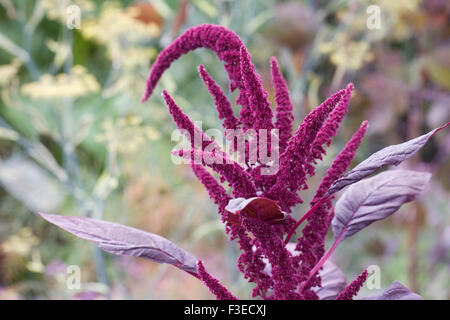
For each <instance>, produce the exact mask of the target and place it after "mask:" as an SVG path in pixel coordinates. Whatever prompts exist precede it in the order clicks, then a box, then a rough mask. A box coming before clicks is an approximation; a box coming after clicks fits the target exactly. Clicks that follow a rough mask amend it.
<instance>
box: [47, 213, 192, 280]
mask: <svg viewBox="0 0 450 320" xmlns="http://www.w3.org/2000/svg"><path fill="white" fill-rule="evenodd" d="M39 215H40V216H41V217H42V218H44V219H45V220H47V221H48V222H50V223H53V224H55V225H57V226H58V227H60V228H62V229H64V230H66V231H68V232H70V233H72V234H74V235H76V236H77V237H80V238H82V239H85V240H89V241H92V242H95V243H97V244H98V246H99V247H100V248H101V249H103V250H105V251H106V252H109V253H113V254H115V255H119V256H134V257H141V258H144V259H149V260H152V261H154V262H158V263H168V264H171V265H174V266H175V267H177V268H179V269H181V270H183V271H186V272H188V273H190V274H192V275H194V276H197V259H196V258H195V257H194V256H192V255H191V254H190V253H188V252H186V251H185V250H183V249H181V248H179V247H177V246H176V245H175V244H174V243H173V242H171V241H169V240H167V239H165V238H163V237H161V236H158V235H156V234H152V233H148V232H144V231H141V230H138V229H135V228H131V227H127V226H124V225H121V224H117V223H112V222H107V221H103V220H97V219H91V218H85V217H73V216H62V215H55V214H44V213H39Z"/></svg>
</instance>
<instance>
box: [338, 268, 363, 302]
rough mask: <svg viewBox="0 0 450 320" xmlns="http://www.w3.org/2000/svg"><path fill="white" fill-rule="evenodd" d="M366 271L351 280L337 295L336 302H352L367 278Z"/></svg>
mask: <svg viewBox="0 0 450 320" xmlns="http://www.w3.org/2000/svg"><path fill="white" fill-rule="evenodd" d="M368 275H369V274H368V272H367V270H364V271H363V272H362V273H361V274H360V275H359V276H358V277H357V278H356V279H355V280H353V281H352V282H351V283H350V284H349V285H348V286H347V287H346V288H345V289H344V290H343V291H342V292H341V293H339V295H338V296H337V298H336V300H353V297H355V296H356V295H357V294H358V292H359V290H360V289H361V288H362V286H363V285H364V282H366V280H367V276H368Z"/></svg>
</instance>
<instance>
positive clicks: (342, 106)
mask: <svg viewBox="0 0 450 320" xmlns="http://www.w3.org/2000/svg"><path fill="white" fill-rule="evenodd" d="M352 90H353V83H349V84H348V85H347V88H346V89H345V92H344V94H343V95H342V99H341V101H340V102H339V104H338V105H337V106H336V108H334V110H333V111H332V112H331V113H330V116H329V117H328V119H327V121H325V123H324V125H323V126H322V128H320V131H319V132H318V133H317V136H316V139H314V142H313V145H312V147H311V154H310V157H309V165H308V166H307V170H308V174H309V175H310V176H313V175H314V174H315V170H314V167H313V165H312V164H316V160H322V155H324V154H325V153H326V151H325V149H324V148H323V145H324V144H325V145H327V146H328V147H329V146H330V144H331V139H333V138H334V137H335V136H336V134H337V131H338V129H339V125H340V123H341V122H342V120H343V119H344V117H345V115H346V114H347V111H348V105H349V103H350V97H351V95H352Z"/></svg>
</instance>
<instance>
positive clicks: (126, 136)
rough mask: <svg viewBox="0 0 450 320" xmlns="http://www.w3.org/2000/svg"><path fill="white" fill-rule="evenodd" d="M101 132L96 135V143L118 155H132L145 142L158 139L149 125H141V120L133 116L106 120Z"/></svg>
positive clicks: (156, 133)
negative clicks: (103, 144) (102, 144)
mask: <svg viewBox="0 0 450 320" xmlns="http://www.w3.org/2000/svg"><path fill="white" fill-rule="evenodd" d="M102 128H103V132H102V133H101V134H99V135H97V137H96V138H97V141H98V142H102V143H105V144H106V147H107V149H108V150H110V151H112V152H120V153H134V152H136V151H138V150H139V148H141V147H142V146H143V145H144V144H145V143H146V142H147V141H149V140H150V141H151V140H155V139H157V138H158V137H159V133H158V131H157V130H156V129H155V128H154V127H152V126H149V125H142V119H141V118H140V117H138V116H135V115H130V116H126V117H123V118H120V119H118V120H116V121H112V120H106V121H105V122H103V125H102Z"/></svg>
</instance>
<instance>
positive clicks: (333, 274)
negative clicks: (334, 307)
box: [313, 260, 347, 300]
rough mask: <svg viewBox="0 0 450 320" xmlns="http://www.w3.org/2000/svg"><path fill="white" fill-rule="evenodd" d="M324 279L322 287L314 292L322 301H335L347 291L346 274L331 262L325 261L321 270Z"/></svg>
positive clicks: (321, 276)
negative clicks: (341, 293)
mask: <svg viewBox="0 0 450 320" xmlns="http://www.w3.org/2000/svg"><path fill="white" fill-rule="evenodd" d="M319 275H320V278H321V279H322V286H321V287H314V288H313V290H314V291H315V292H316V294H317V295H318V296H319V299H320V300H334V299H336V297H337V296H338V294H339V293H340V292H341V291H342V290H344V289H345V286H346V284H347V278H346V277H345V274H344V273H343V272H342V271H341V269H339V268H338V267H337V266H336V265H335V264H334V263H332V262H331V261H330V260H327V261H325V263H324V264H323V267H322V269H321V270H319Z"/></svg>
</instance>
